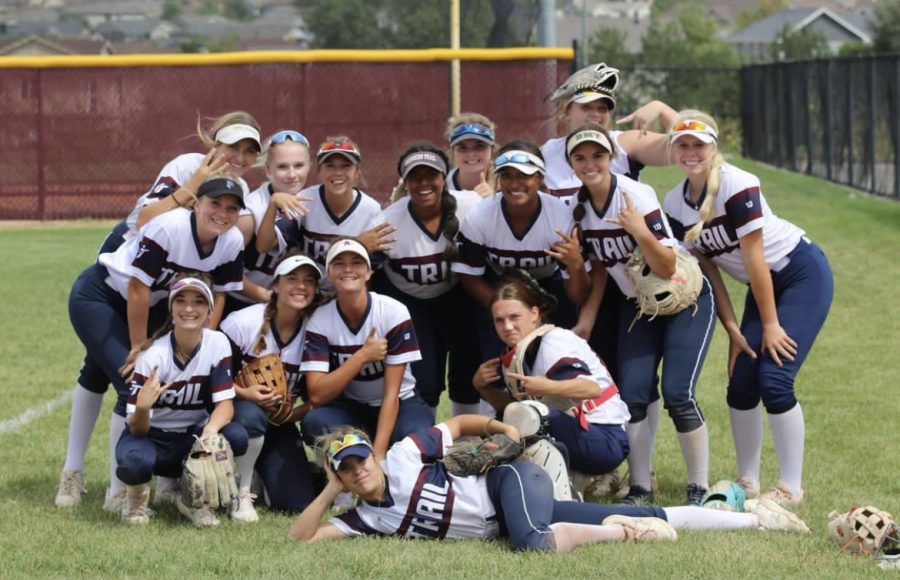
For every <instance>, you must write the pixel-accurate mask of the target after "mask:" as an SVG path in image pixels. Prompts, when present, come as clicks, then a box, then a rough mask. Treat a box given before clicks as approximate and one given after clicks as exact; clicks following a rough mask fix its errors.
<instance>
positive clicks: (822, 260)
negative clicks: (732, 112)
mask: <svg viewBox="0 0 900 580" xmlns="http://www.w3.org/2000/svg"><path fill="white" fill-rule="evenodd" d="M718 139H719V130H718V127H717V126H716V123H715V121H714V120H713V119H712V117H710V116H709V115H707V114H705V113H701V112H700V111H690V110H689V111H681V112H680V113H679V114H678V117H677V118H676V120H675V123H674V124H673V125H672V129H671V130H670V131H669V142H670V144H671V148H672V152H673V158H674V160H675V163H676V165H678V167H679V169H681V171H682V172H683V173H684V175H685V179H684V181H682V182H681V183H679V184H678V185H677V186H676V187H675V188H674V189H672V190H671V191H669V192H668V193H667V194H666V196H665V201H664V204H663V206H664V209H665V211H666V214H668V216H669V222H670V223H671V224H672V230H673V232H674V233H675V236H676V237H679V238H681V239H683V240H685V242H687V245H688V247H690V248H691V250H692V251H693V253H694V255H696V256H697V257H698V258H699V259H700V265H701V267H702V268H703V270H704V271H705V272H706V274H707V275H708V276H709V278H710V280H711V281H712V283H713V287H714V288H715V296H716V310H717V312H718V315H719V319H720V320H721V321H722V326H724V327H725V330H726V331H727V332H728V339H729V341H730V346H729V349H728V377H729V380H728V408H729V413H730V418H731V432H732V435H733V436H734V446H735V451H736V452H737V464H738V465H737V467H738V477H739V479H738V481H739V482H740V483H742V484H743V485H744V487H745V488H747V492H748V494H747V495H748V496H754V495H756V494H758V493H759V462H760V454H761V452H762V442H763V430H762V410H761V408H760V404H759V403H760V400H762V404H763V406H765V408H766V412H767V414H768V416H769V428H770V429H771V430H772V443H773V444H774V447H775V455H776V456H777V457H778V470H779V480H778V482H777V483H776V484H775V486H774V487H772V488H771V489H770V490H769V491H768V492H766V494H765V497H767V498H769V499H773V500H775V501H778V502H780V503H782V504H783V505H791V504H795V503H798V502H800V501H801V500H802V499H803V489H802V487H801V477H802V474H803V449H804V433H805V427H804V421H803V411H802V410H801V408H800V403H799V402H798V401H797V398H796V396H795V393H794V381H795V379H796V377H797V373H798V372H799V371H800V365H802V364H803V361H804V360H805V359H806V356H807V355H808V354H809V351H810V349H811V348H812V345H813V342H814V341H815V340H816V336H817V335H818V334H819V330H821V328H822V325H823V324H824V323H825V318H826V317H827V316H828V309H829V308H830V306H831V299H832V297H833V295H834V277H833V275H832V273H831V267H830V266H829V265H828V259H827V258H826V257H825V254H824V253H823V252H822V250H821V249H820V248H819V246H817V245H816V244H814V243H813V242H812V241H810V239H809V238H807V237H806V235H805V232H804V231H803V230H802V229H800V228H798V227H797V226H795V225H794V224H792V223H791V222H789V221H787V220H783V219H781V218H779V217H777V216H776V215H775V214H774V213H772V210H771V209H769V205H768V203H766V198H765V197H764V196H763V194H762V191H761V190H760V184H759V178H758V177H756V176H755V175H753V174H751V173H748V172H746V171H743V170H742V169H738V168H737V167H735V166H733V165H731V164H728V163H725V160H724V159H723V158H722V156H721V155H720V154H719V150H718ZM720 268H721V269H723V270H725V271H726V272H728V274H730V275H731V276H732V277H733V278H736V279H737V280H739V281H740V282H742V283H744V284H748V283H749V285H750V291H749V292H747V297H746V301H745V304H744V316H743V320H742V321H741V324H740V326H738V323H737V319H736V317H735V314H734V309H733V308H732V306H731V299H730V298H729V296H728V290H727V289H726V287H725V284H724V283H723V282H722V277H721V276H720V274H719V269H720Z"/></svg>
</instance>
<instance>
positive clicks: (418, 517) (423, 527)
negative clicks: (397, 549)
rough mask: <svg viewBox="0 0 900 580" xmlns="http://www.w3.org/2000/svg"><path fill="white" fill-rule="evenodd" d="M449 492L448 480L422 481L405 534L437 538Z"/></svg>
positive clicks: (439, 534) (439, 533)
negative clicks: (441, 481)
mask: <svg viewBox="0 0 900 580" xmlns="http://www.w3.org/2000/svg"><path fill="white" fill-rule="evenodd" d="M449 493H450V482H449V481H446V480H445V481H444V482H443V485H440V486H439V485H435V484H433V483H424V484H423V485H422V488H421V490H420V492H419V497H418V501H416V505H415V513H414V514H413V518H412V520H411V521H410V523H409V530H408V531H407V533H406V535H407V536H412V537H419V538H432V539H434V538H439V537H440V536H441V524H442V522H443V521H444V517H445V513H446V511H447V496H448V495H449Z"/></svg>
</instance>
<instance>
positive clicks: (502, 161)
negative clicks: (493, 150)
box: [494, 151, 544, 172]
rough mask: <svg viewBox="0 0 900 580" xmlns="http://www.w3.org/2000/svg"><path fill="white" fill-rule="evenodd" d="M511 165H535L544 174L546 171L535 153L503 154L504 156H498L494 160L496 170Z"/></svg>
mask: <svg viewBox="0 0 900 580" xmlns="http://www.w3.org/2000/svg"><path fill="white" fill-rule="evenodd" d="M510 163H524V164H526V165H533V166H534V167H537V168H538V169H540V170H541V171H542V172H543V171H544V162H543V161H541V158H540V157H538V156H537V155H535V154H533V153H528V152H527V151H508V152H506V153H503V154H502V155H499V156H497V158H496V159H494V168H495V169H500V168H501V167H503V166H504V165H508V164H510Z"/></svg>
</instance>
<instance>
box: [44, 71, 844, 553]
mask: <svg viewBox="0 0 900 580" xmlns="http://www.w3.org/2000/svg"><path fill="white" fill-rule="evenodd" d="M618 85H619V72H618V71H617V70H616V69H614V68H612V67H609V66H607V65H606V64H603V63H599V64H594V65H591V66H588V67H586V68H584V69H581V70H579V71H577V72H576V73H574V74H573V75H572V76H571V77H570V78H569V79H568V80H567V81H566V82H565V83H563V84H562V85H561V86H560V87H559V88H558V89H557V90H556V91H555V92H554V93H553V94H552V95H551V99H552V101H553V102H554V103H555V104H556V105H557V111H558V114H557V117H556V118H555V119H554V120H552V121H553V122H558V124H559V126H560V127H565V128H566V130H565V134H563V135H560V136H559V137H556V138H552V139H550V140H548V141H547V142H546V143H544V144H543V145H539V144H537V143H532V142H529V141H527V140H512V141H506V142H501V141H499V140H498V139H497V138H496V136H497V127H495V125H494V123H493V122H492V121H491V120H490V119H489V118H488V117H486V116H484V115H482V114H477V113H463V114H460V115H456V116H453V117H451V118H450V119H449V121H448V123H447V130H446V135H445V139H446V141H442V142H441V143H439V144H436V143H434V142H429V141H417V142H414V143H410V144H409V145H408V147H407V148H406V149H405V150H404V151H402V153H400V155H399V157H398V158H397V174H398V183H397V186H396V188H395V189H394V191H392V192H391V194H390V199H389V202H388V205H387V206H386V207H384V208H382V206H381V204H380V203H379V202H378V201H377V200H376V199H375V198H373V197H371V196H370V195H369V194H367V193H365V192H364V191H362V190H361V189H360V184H361V183H362V171H363V166H364V159H365V151H362V150H361V149H360V147H359V146H358V145H357V144H356V143H355V142H354V140H353V136H352V134H350V135H336V136H334V137H329V138H327V139H326V140H325V141H324V142H322V143H321V144H318V145H317V146H314V145H313V144H311V143H310V142H309V141H308V140H307V138H306V137H305V136H304V135H303V134H302V133H301V132H300V131H298V130H296V129H297V128H291V129H282V130H278V131H277V132H274V133H272V134H270V136H268V137H263V135H264V133H262V132H261V129H260V127H259V125H258V124H257V122H256V121H255V120H254V118H253V117H252V116H251V115H250V114H248V113H245V112H241V111H235V112H231V113H228V114H225V115H222V116H221V117H218V118H216V119H211V120H209V121H208V122H204V121H198V124H197V128H196V129H197V132H198V136H199V138H200V139H201V141H202V142H203V143H204V145H205V146H206V148H207V152H206V153H186V154H183V155H179V156H178V157H176V158H175V159H172V160H171V161H169V162H168V163H167V164H166V165H165V166H164V167H163V168H162V170H161V171H160V173H159V175H158V176H157V178H156V180H155V181H154V182H153V184H152V186H151V187H150V189H149V190H148V191H147V192H146V193H145V194H144V195H142V196H141V197H140V198H139V199H137V201H136V203H135V205H134V208H133V210H132V211H131V212H130V214H129V215H128V216H127V218H126V219H124V220H123V221H122V222H121V223H120V224H119V225H118V226H116V227H115V228H114V229H113V230H112V231H111V232H110V233H109V234H108V236H107V237H106V239H105V240H104V241H103V243H102V246H101V248H100V250H99V254H98V256H97V259H96V262H95V263H94V264H91V265H90V266H88V267H87V268H86V269H85V270H84V271H83V272H82V274H81V275H80V276H79V277H78V279H77V280H76V281H75V283H74V285H73V286H72V290H71V294H70V297H69V314H70V318H71V321H72V325H73V327H74V329H75V332H76V334H77V335H78V338H79V339H80V340H81V342H82V343H83V344H84V347H85V353H86V354H85V357H84V361H83V365H82V368H81V371H80V374H79V376H78V382H77V385H76V388H75V391H74V395H73V398H72V410H71V419H70V424H69V431H68V443H67V447H66V453H65V460H64V464H63V466H62V473H61V476H60V483H59V489H58V493H57V496H56V498H55V503H56V506H58V507H59V508H60V509H71V508H76V507H77V506H78V505H79V504H80V503H81V501H82V495H83V493H84V492H85V489H86V484H85V479H86V474H85V469H84V465H85V455H86V452H87V450H88V448H89V445H90V441H91V438H92V434H93V432H94V430H95V427H96V424H97V423H98V419H100V418H101V408H102V402H103V396H104V394H105V392H106V391H107V390H108V389H109V386H110V385H112V387H113V389H114V391H115V396H116V404H115V407H114V410H113V412H112V414H111V415H110V416H109V421H108V429H109V473H108V480H109V485H108V487H107V488H106V491H105V499H104V503H103V508H104V509H105V510H107V511H110V512H113V513H115V514H118V515H119V516H120V517H121V519H122V521H124V522H127V523H129V524H135V525H138V524H148V523H150V524H151V525H152V521H153V517H152V516H153V515H154V508H155V509H156V510H159V509H160V506H162V505H164V504H167V503H171V504H174V506H175V508H176V509H177V511H178V512H180V513H181V514H183V515H184V516H185V517H186V518H187V519H188V520H190V522H192V523H193V524H194V525H196V526H200V527H208V526H216V525H219V523H220V518H230V519H231V520H233V521H235V522H241V523H247V524H252V523H253V522H256V521H258V519H259V517H260V511H261V510H260V509H259V508H262V507H265V508H266V509H267V510H271V511H277V512H283V513H289V514H295V516H296V519H295V520H294V523H293V525H292V526H291V528H290V531H289V536H290V538H292V539H294V540H298V541H304V542H310V541H318V540H323V539H337V538H348V537H353V536H357V535H361V534H378V535H398V536H408V537H424V538H432V539H458V538H494V537H503V538H508V539H509V542H510V544H511V546H512V547H513V548H514V549H516V550H538V551H551V552H554V551H555V552H566V551H569V550H571V549H572V548H574V547H576V546H579V545H582V544H585V543H591V542H610V541H636V540H637V541H664V540H674V539H676V538H677V530H680V529H693V530H697V529H701V530H713V531H725V530H734V529H764V530H781V531H787V532H795V533H808V532H809V529H808V528H807V526H806V524H805V523H804V522H803V521H802V520H801V519H800V518H799V517H797V516H796V515H795V514H794V513H792V511H790V508H791V506H794V505H796V504H798V503H799V502H802V501H803V499H804V490H803V462H804V438H805V435H804V414H803V408H802V406H801V404H800V401H798V398H797V396H796V392H795V389H794V383H795V379H796V377H797V374H798V372H799V370H800V367H801V366H802V364H803V362H804V360H805V359H806V357H807V355H808V354H809V352H810V349H811V348H812V345H813V343H814V341H815V339H816V336H817V334H818V332H819V330H820V329H821V328H822V326H823V324H824V322H825V319H826V317H827V315H828V310H829V307H830V305H831V301H832V295H833V277H832V273H831V270H830V267H829V264H828V261H827V259H826V257H825V255H824V254H823V252H822V250H821V249H820V248H819V247H818V246H817V245H816V244H815V243H814V242H813V241H812V240H810V239H809V238H808V237H807V236H806V234H805V232H804V230H803V229H802V228H801V227H800V226H799V225H796V224H793V223H791V222H788V221H786V220H784V219H781V218H779V217H778V216H777V215H776V213H775V212H774V211H773V209H772V208H770V206H769V204H768V203H767V201H766V198H765V195H764V194H763V188H762V186H761V184H760V181H759V179H758V178H757V177H756V176H755V175H753V174H751V173H748V172H747V171H744V170H742V169H740V168H738V167H735V166H733V165H731V164H729V163H728V162H726V161H725V159H724V158H723V156H722V154H721V153H720V149H719V143H720V141H721V140H722V138H723V136H722V135H720V132H719V128H718V126H717V124H716V121H715V120H714V119H713V118H711V117H710V116H709V115H707V114H705V113H703V112H701V111H695V110H684V111H680V112H677V111H675V110H673V109H672V108H670V107H669V106H667V105H666V104H665V103H663V102H661V101H651V102H649V103H647V104H646V105H644V106H642V107H640V108H639V109H638V110H637V111H635V112H634V113H632V114H630V115H628V116H626V117H624V118H623V119H622V121H624V122H628V123H631V125H632V126H633V127H634V128H633V129H629V130H612V129H610V126H611V125H612V116H613V112H614V110H615V107H616V101H617V97H618V89H619V86H618ZM654 122H657V123H658V124H659V125H661V126H662V127H664V128H665V129H666V130H665V131H664V132H658V133H657V132H652V131H648V130H647V129H646V127H647V126H648V125H649V124H651V123H654ZM648 165H673V166H675V167H677V168H678V169H679V170H680V171H681V172H682V173H683V179H681V180H680V181H678V183H673V184H672V187H671V189H670V190H669V191H668V192H656V191H654V189H653V188H652V187H650V186H649V185H646V184H645V183H642V182H641V181H640V172H641V169H642V168H643V167H645V166H648ZM254 166H260V167H262V168H263V169H264V171H265V174H266V177H267V180H266V181H265V183H263V184H262V185H261V186H259V187H258V188H256V189H254V190H252V191H251V190H250V188H249V186H248V184H247V182H246V181H245V180H244V176H245V175H246V174H247V172H248V171H249V170H250V169H251V168H253V167H254ZM658 194H661V195H658ZM660 200H662V201H660ZM723 272H724V273H725V274H727V275H728V276H730V277H732V278H734V279H736V280H737V281H738V282H740V283H741V284H743V285H745V287H746V295H745V296H744V297H742V300H743V314H742V318H741V319H740V320H738V318H737V316H736V314H735V308H734V307H733V303H732V298H731V296H729V292H728V289H727V287H726V285H725V283H724V282H723V275H722V273H723ZM717 318H718V321H719V322H720V323H721V327H722V328H723V329H724V331H725V332H726V333H727V336H728V344H729V347H728V361H727V364H728V369H727V370H728V388H727V395H726V400H727V405H728V412H729V417H730V421H731V431H732V435H733V440H734V448H735V454H736V458H737V465H736V466H735V470H734V473H731V474H723V475H725V476H726V477H728V478H731V479H730V480H729V481H726V482H723V483H722V484H717V485H715V486H711V482H710V472H709V471H710V470H709V455H710V448H709V447H710V445H709V435H708V432H707V424H706V419H705V417H704V413H703V410H702V409H701V407H700V405H699V403H698V401H697V397H696V388H697V383H698V380H699V377H700V373H701V370H702V368H703V366H704V362H705V358H706V354H707V351H708V349H709V346H710V343H711V340H712V336H713V332H714V329H715V327H716V326H717V322H716V319H717ZM710 364H713V363H710ZM273 366H274V367H275V368H276V369H277V371H276V372H275V374H277V375H278V376H279V377H283V378H279V380H281V381H282V383H283V386H284V390H285V392H284V393H283V394H282V393H281V392H279V389H276V388H274V387H273V385H272V384H270V382H269V381H265V380H261V379H255V378H254V377H258V376H259V375H258V374H254V373H258V371H259V369H260V368H263V367H265V368H266V369H271V368H272V367H273ZM445 396H446V397H447V398H448V399H449V405H446V407H442V411H441V414H442V415H448V417H449V418H447V419H446V420H444V421H439V420H438V407H439V405H440V404H441V399H442V397H445ZM663 408H664V409H665V410H666V412H667V413H668V416H669V418H670V419H671V421H672V424H673V425H674V428H675V431H676V433H677V438H678V444H679V446H680V450H681V454H682V456H683V460H684V464H685V467H686V475H687V477H686V480H684V482H683V496H682V497H683V498H684V501H683V504H682V505H678V506H671V507H660V506H658V505H657V504H656V502H655V498H654V492H655V491H656V485H657V484H656V474H655V472H654V469H653V465H652V461H651V459H652V456H653V449H654V444H655V439H656V434H657V429H658V425H659V422H660V416H661V412H662V409H663ZM443 409H447V410H448V411H449V412H447V413H445V412H444V411H443ZM764 419H765V422H767V423H768V425H769V429H770V431H771V439H772V442H773V446H774V450H775V455H776V460H777V466H778V478H777V480H774V481H761V480H760V462H761V454H762V448H763V438H764V431H763V425H764ZM100 424H101V425H102V426H103V427H106V425H107V421H106V417H103V421H101V422H100ZM494 434H503V435H505V436H507V437H509V438H510V439H512V440H513V441H515V442H520V443H521V445H522V447H523V449H524V450H525V451H524V452H523V453H522V454H521V455H520V456H519V457H517V458H515V459H513V460H512V461H507V462H503V463H502V464H500V465H496V466H493V468H491V469H489V470H487V471H486V472H483V473H477V474H475V475H464V476H463V475H454V474H453V473H450V472H448V470H447V466H446V464H445V462H444V459H445V457H446V454H447V453H448V450H449V449H450V448H454V445H455V444H456V443H459V442H460V441H461V440H462V441H469V440H471V441H473V442H477V441H479V440H480V439H481V438H483V437H487V436H491V435H494ZM219 436H221V437H219ZM216 438H218V439H216ZM214 440H216V441H222V443H221V444H219V443H216V445H224V446H225V447H227V448H229V451H228V457H229V460H230V458H231V457H232V456H233V473H232V472H228V474H227V477H228V478H229V479H230V480H231V481H233V486H234V488H235V490H236V491H235V493H233V499H230V500H229V501H228V502H227V504H225V503H223V505H222V506H220V505H218V504H217V502H206V503H204V502H200V503H197V502H193V501H189V499H188V496H189V495H190V494H191V490H189V489H188V487H189V486H186V485H185V483H184V481H182V479H183V478H182V476H183V471H184V469H185V468H184V465H185V460H186V458H188V457H189V456H192V455H194V453H195V452H196V449H197V446H198V445H201V446H206V445H209V446H212V445H213V443H212V442H213V441H214ZM212 454H213V456H214V457H216V459H217V460H218V459H221V458H224V457H225V455H224V452H223V454H222V455H221V456H220V454H219V452H217V451H212ZM229 465H230V464H229ZM626 465H627V476H625V479H624V481H622V482H621V487H620V488H619V490H618V491H619V493H618V494H617V495H618V497H615V498H612V499H611V500H610V501H612V502H615V503H597V502H596V501H595V500H596V499H597V497H598V496H599V495H602V494H604V493H606V492H608V491H609V490H610V488H611V487H612V488H614V487H615V486H614V482H615V481H616V480H617V479H618V475H617V474H621V473H625V472H626V470H625V469H624V466H626ZM620 466H622V468H621V469H620ZM89 475H90V477H91V478H92V479H93V480H99V481H103V480H104V479H106V477H107V476H102V475H101V474H89ZM185 477H186V475H185ZM713 483H715V482H713ZM151 484H152V485H153V487H154V493H153V494H151ZM612 491H613V492H614V491H616V490H615V489H612ZM680 493H681V492H680ZM229 497H232V496H231V495H229ZM335 514H336V515H335Z"/></svg>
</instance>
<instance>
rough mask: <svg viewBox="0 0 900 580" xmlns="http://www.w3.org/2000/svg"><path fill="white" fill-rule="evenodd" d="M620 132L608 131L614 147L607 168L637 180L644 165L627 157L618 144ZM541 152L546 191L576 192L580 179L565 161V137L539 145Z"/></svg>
mask: <svg viewBox="0 0 900 580" xmlns="http://www.w3.org/2000/svg"><path fill="white" fill-rule="evenodd" d="M621 133H622V131H610V132H609V138H610V141H612V144H613V147H615V149H616V154H615V155H614V156H613V158H612V163H611V164H610V166H609V170H610V172H612V173H616V174H619V175H625V176H627V177H630V178H632V179H634V180H637V179H638V178H639V177H640V174H641V169H643V168H644V165H643V164H642V163H640V162H638V161H636V160H634V159H632V158H631V157H629V156H628V152H627V151H625V149H623V148H622V146H621V145H620V144H619V135H620V134H621ZM541 154H542V155H543V156H544V164H545V165H546V166H547V175H545V176H544V184H545V185H546V187H547V191H549V192H550V193H552V194H553V195H556V196H559V197H565V196H569V195H572V194H575V193H577V192H578V189H579V188H580V187H581V180H580V179H578V178H577V177H576V176H575V172H574V171H572V167H571V166H570V165H569V164H568V162H566V138H565V137H557V138H555V139H549V140H548V141H547V142H546V143H544V145H543V146H542V147H541Z"/></svg>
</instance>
